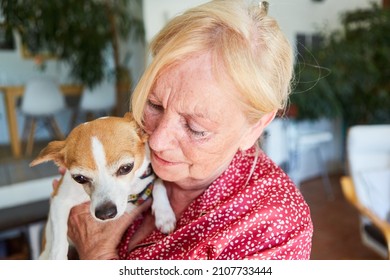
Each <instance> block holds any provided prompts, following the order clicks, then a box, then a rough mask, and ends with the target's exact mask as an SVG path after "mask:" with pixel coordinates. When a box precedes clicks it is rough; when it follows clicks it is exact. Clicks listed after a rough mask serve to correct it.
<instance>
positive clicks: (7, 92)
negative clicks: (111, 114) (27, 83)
mask: <svg viewBox="0 0 390 280" xmlns="http://www.w3.org/2000/svg"><path fill="white" fill-rule="evenodd" d="M60 89H61V91H62V93H63V94H64V95H66V96H81V93H82V91H83V86H81V85H60ZM0 92H3V93H4V96H5V111H6V115H7V120H8V131H9V136H10V140H11V149H12V154H13V156H14V157H15V158H18V157H21V155H22V149H21V143H20V137H19V133H18V122H17V115H16V100H17V99H18V98H19V97H21V96H23V93H24V86H16V85H13V86H2V85H0Z"/></svg>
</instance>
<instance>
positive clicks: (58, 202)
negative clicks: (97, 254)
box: [40, 172, 88, 260]
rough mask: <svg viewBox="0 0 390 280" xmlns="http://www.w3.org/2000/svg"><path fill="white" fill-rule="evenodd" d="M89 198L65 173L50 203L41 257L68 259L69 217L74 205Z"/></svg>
mask: <svg viewBox="0 0 390 280" xmlns="http://www.w3.org/2000/svg"><path fill="white" fill-rule="evenodd" d="M87 200H88V196H87V194H86V193H85V192H84V190H83V188H82V187H80V186H78V184H76V183H75V182H74V181H73V179H72V178H71V177H70V175H69V172H66V174H65V175H64V179H63V182H62V184H61V186H60V187H59V190H58V193H57V195H56V196H54V197H53V198H52V200H51V203H50V212H49V217H48V222H47V226H46V233H45V234H46V236H45V238H46V245H45V249H44V251H43V252H42V254H41V256H40V259H51V260H66V259H67V258H68V257H67V255H68V248H69V242H68V236H67V233H68V217H69V212H70V210H71V209H72V207H73V206H75V205H77V204H80V203H82V202H84V201H87Z"/></svg>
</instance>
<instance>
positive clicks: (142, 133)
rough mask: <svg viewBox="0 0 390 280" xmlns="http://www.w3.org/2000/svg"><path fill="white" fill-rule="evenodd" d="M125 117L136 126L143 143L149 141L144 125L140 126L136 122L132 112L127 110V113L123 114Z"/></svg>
mask: <svg viewBox="0 0 390 280" xmlns="http://www.w3.org/2000/svg"><path fill="white" fill-rule="evenodd" d="M123 118H125V119H126V120H128V121H130V122H132V123H133V125H134V126H135V129H136V131H137V134H138V136H139V138H140V139H141V141H142V143H145V142H146V141H148V138H149V135H148V134H146V132H145V130H143V129H142V127H140V126H139V125H138V124H137V123H136V121H135V120H134V117H133V114H132V113H130V112H126V113H125V115H124V116H123Z"/></svg>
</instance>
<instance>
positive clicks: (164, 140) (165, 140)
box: [149, 116, 177, 152]
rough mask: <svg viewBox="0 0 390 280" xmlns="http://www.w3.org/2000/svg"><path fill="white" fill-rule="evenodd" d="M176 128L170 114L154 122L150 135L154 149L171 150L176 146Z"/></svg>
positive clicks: (151, 145)
mask: <svg viewBox="0 0 390 280" xmlns="http://www.w3.org/2000/svg"><path fill="white" fill-rule="evenodd" d="M176 132H177V131H176V129H175V127H174V123H173V121H172V120H171V119H170V118H169V117H168V116H163V117H161V118H159V120H158V121H157V122H155V123H154V125H153V129H152V131H150V136H149V146H150V148H151V149H152V150H154V151H159V152H160V151H164V150H170V149H172V148H174V147H175V143H176V139H175V136H176Z"/></svg>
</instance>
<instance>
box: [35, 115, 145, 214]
mask: <svg viewBox="0 0 390 280" xmlns="http://www.w3.org/2000/svg"><path fill="white" fill-rule="evenodd" d="M146 141H147V135H146V134H145V133H144V132H143V131H142V129H141V128H140V127H139V126H138V125H137V123H136V122H135V121H134V119H133V117H132V115H131V114H130V113H127V114H126V115H125V116H124V117H123V118H119V117H105V118H100V119H96V120H94V121H91V122H87V123H84V124H81V125H79V126H77V127H76V128H74V129H73V130H72V131H71V133H70V134H69V135H68V137H67V138H66V139H65V140H64V141H53V142H50V143H49V144H48V146H47V147H46V148H44V149H43V150H42V151H41V152H40V154H39V155H38V157H37V158H35V159H34V160H33V161H32V162H31V163H30V166H35V165H37V164H40V163H43V162H47V161H54V163H55V164H57V165H58V166H64V167H66V168H67V170H68V171H69V172H70V175H71V176H72V178H73V180H74V181H75V182H77V183H78V184H79V185H80V187H83V188H84V190H85V191H86V192H87V194H88V195H89V196H90V197H91V213H92V214H93V215H94V216H95V217H96V218H97V219H100V220H107V219H112V218H115V217H119V216H120V215H122V214H123V213H124V211H125V209H126V206H127V198H128V196H129V195H130V194H137V193H139V192H141V191H142V190H143V187H144V186H143V185H142V184H139V178H140V177H141V176H142V174H143V173H144V172H145V170H147V169H148V166H149V163H150V159H149V150H148V147H147V144H146ZM64 187H66V186H64Z"/></svg>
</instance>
